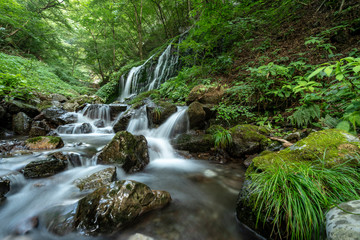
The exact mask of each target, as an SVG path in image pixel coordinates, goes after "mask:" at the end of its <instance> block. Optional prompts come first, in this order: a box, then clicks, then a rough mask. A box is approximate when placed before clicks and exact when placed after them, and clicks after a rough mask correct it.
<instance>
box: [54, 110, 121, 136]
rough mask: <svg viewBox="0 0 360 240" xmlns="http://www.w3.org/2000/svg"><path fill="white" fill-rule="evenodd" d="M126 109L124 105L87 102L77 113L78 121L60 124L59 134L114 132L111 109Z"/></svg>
mask: <svg viewBox="0 0 360 240" xmlns="http://www.w3.org/2000/svg"><path fill="white" fill-rule="evenodd" d="M112 108H113V109H116V110H117V111H124V110H126V109H127V107H126V106H124V105H106V104H87V105H86V106H85V108H84V109H83V110H81V111H80V112H78V113H66V114H76V115H77V122H76V123H71V124H66V125H62V126H59V127H58V128H57V132H58V133H59V134H89V133H100V134H109V133H113V129H112V125H113V121H114V120H115V118H116V117H115V116H114V114H112V110H111V109H112Z"/></svg>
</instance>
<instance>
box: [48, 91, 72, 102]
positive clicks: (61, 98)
mask: <svg viewBox="0 0 360 240" xmlns="http://www.w3.org/2000/svg"><path fill="white" fill-rule="evenodd" d="M50 97H51V99H52V100H53V101H55V102H60V103H64V102H66V101H67V100H68V99H67V98H66V97H65V96H64V95H61V94H58V93H53V94H51V95H50Z"/></svg>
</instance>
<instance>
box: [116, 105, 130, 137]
mask: <svg viewBox="0 0 360 240" xmlns="http://www.w3.org/2000/svg"><path fill="white" fill-rule="evenodd" d="M134 114H135V109H133V108H130V109H128V110H127V111H126V112H125V113H124V114H121V115H120V116H119V117H118V119H116V120H115V122H114V124H113V129H114V132H119V131H125V130H126V128H127V126H128V125H129V122H130V119H131V117H132V116H133V115H134Z"/></svg>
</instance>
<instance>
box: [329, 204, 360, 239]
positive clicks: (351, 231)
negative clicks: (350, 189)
mask: <svg viewBox="0 0 360 240" xmlns="http://www.w3.org/2000/svg"><path fill="white" fill-rule="evenodd" d="M326 234H327V239H328V240H345V239H348V240H350V239H360V200H354V201H350V202H346V203H341V204H339V206H338V207H334V208H332V209H330V211H329V212H328V213H327V214H326Z"/></svg>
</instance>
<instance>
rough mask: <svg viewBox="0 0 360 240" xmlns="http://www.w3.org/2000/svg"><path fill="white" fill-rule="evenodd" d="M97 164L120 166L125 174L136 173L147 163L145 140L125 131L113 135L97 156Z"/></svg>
mask: <svg viewBox="0 0 360 240" xmlns="http://www.w3.org/2000/svg"><path fill="white" fill-rule="evenodd" d="M97 160H98V163H99V164H120V165H121V167H122V168H123V169H124V170H125V172H128V173H131V172H138V171H140V170H142V169H144V167H145V166H146V165H147V164H148V163H149V153H148V145H147V141H146V138H145V137H144V136H142V135H140V136H134V135H132V134H131V133H129V132H127V131H121V132H118V133H116V134H115V136H114V137H113V139H112V140H111V142H110V143H108V144H107V145H106V146H105V147H104V148H103V149H102V150H101V152H100V153H99V154H98V156H97Z"/></svg>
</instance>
